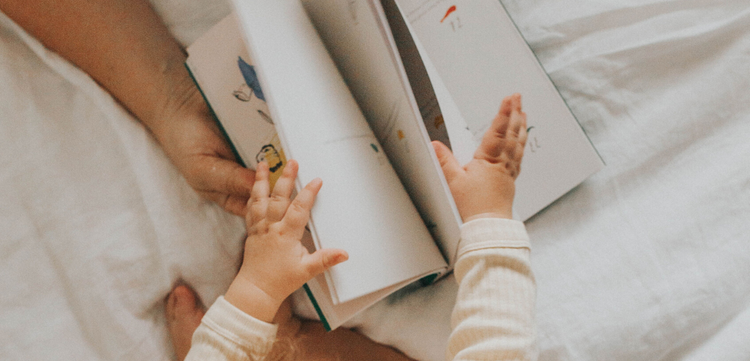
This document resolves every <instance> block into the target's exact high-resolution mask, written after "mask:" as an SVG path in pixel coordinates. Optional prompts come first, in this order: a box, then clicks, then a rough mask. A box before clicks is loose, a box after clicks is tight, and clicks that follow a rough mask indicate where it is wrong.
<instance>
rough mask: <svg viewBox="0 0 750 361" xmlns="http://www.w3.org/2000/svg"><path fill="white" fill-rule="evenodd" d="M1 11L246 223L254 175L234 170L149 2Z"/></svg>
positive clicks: (87, 2) (12, 2) (41, 1)
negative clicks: (105, 95)
mask: <svg viewBox="0 0 750 361" xmlns="http://www.w3.org/2000/svg"><path fill="white" fill-rule="evenodd" d="M0 10H2V11H3V12H4V13H5V14H6V15H8V16H9V17H10V18H12V19H13V20H14V21H15V22H16V23H18V24H19V25H20V26H21V27H23V28H24V29H26V31H28V32H29V33H30V34H32V35H33V36H35V37H36V38H37V39H39V40H40V41H41V42H42V43H43V44H44V45H45V46H46V47H47V48H49V49H51V50H53V51H55V52H57V53H58V54H60V55H61V56H63V57H65V58H66V59H68V60H69V61H71V62H72V63H74V64H75V65H77V66H78V67H79V68H80V69H82V70H83V71H85V72H86V73H88V74H89V75H90V76H91V77H92V78H93V79H94V80H95V81H97V82H98V83H99V84H100V85H102V86H103V87H104V88H106V89H107V90H108V91H109V92H110V93H111V94H112V95H113V96H114V97H115V98H116V99H117V100H118V101H119V102H120V103H121V104H122V105H123V106H124V107H125V108H127V109H128V110H129V111H130V112H131V113H132V114H133V115H135V117H136V118H138V119H139V120H140V121H141V122H142V123H143V124H144V125H146V127H147V128H148V129H149V130H150V131H151V132H152V133H153V135H154V136H155V137H156V139H157V141H158V142H159V143H160V144H161V145H162V147H163V148H164V150H165V152H166V153H167V155H168V156H169V157H170V159H171V160H172V162H173V163H174V164H175V165H176V166H177V167H178V168H179V169H180V171H181V172H182V174H183V175H184V176H185V178H186V179H187V180H188V182H189V183H190V185H191V186H192V187H193V188H194V189H195V190H196V191H198V193H200V194H201V195H202V196H204V197H205V198H207V199H210V200H213V201H216V202H217V203H219V204H220V205H222V206H223V207H224V208H225V209H227V210H229V211H232V212H234V213H237V214H241V215H244V210H245V204H246V202H247V199H248V197H249V195H250V189H251V188H252V184H253V179H254V174H253V172H252V171H250V170H248V169H245V168H242V167H240V166H239V164H237V162H235V160H234V156H233V155H232V152H231V150H230V149H229V147H228V145H227V143H226V141H225V140H224V138H223V136H222V134H221V132H220V131H219V129H218V128H217V126H216V125H215V124H214V122H213V120H212V118H211V114H210V112H209V109H208V106H207V105H206V104H205V102H204V101H203V99H202V97H201V95H200V92H199V91H198V90H197V88H196V86H195V84H193V82H192V79H191V78H190V76H189V74H188V72H187V70H186V69H185V66H184V65H183V64H184V62H185V58H186V55H185V52H184V50H183V49H182V48H181V47H180V45H179V44H178V43H177V41H176V40H175V39H174V37H173V36H172V35H171V34H170V33H169V31H168V29H167V28H166V26H165V25H164V23H163V22H162V20H161V19H160V18H159V16H158V15H157V14H156V13H155V12H154V10H153V8H152V7H151V5H150V3H149V2H148V1H146V0H0Z"/></svg>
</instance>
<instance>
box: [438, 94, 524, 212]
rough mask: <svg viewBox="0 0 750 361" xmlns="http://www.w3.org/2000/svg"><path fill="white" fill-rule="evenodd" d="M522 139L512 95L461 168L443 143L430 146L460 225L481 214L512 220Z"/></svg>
mask: <svg viewBox="0 0 750 361" xmlns="http://www.w3.org/2000/svg"><path fill="white" fill-rule="evenodd" d="M526 137H527V133H526V113H524V112H523V111H522V110H521V95H519V94H514V95H512V96H509V97H506V98H505V99H503V104H502V105H501V106H500V111H499V112H498V113H497V116H496V117H495V120H494V121H493V122H492V125H491V126H490V129H488V130H487V133H485V135H484V137H483V138H482V144H480V145H479V149H477V151H476V152H475V153H474V159H472V160H471V161H470V162H469V163H468V164H466V165H465V166H463V167H461V165H460V164H459V163H458V161H457V160H456V158H455V157H453V154H452V153H451V151H450V149H448V147H446V146H445V145H444V144H443V143H440V142H439V141H434V142H432V145H433V146H434V147H435V152H436V153H437V157H438V160H439V161H440V166H441V167H442V168H443V173H444V174H445V178H446V180H447V181H448V186H449V187H450V190H451V193H453V199H454V200H455V201H456V206H457V207H458V212H459V213H460V214H461V218H463V220H464V222H468V221H470V220H471V219H472V218H473V217H475V216H479V215H481V214H487V215H491V216H494V217H501V218H512V216H513V197H514V195H515V192H516V188H515V184H514V182H515V180H516V177H518V173H519V172H520V171H521V158H523V149H524V147H525V146H526Z"/></svg>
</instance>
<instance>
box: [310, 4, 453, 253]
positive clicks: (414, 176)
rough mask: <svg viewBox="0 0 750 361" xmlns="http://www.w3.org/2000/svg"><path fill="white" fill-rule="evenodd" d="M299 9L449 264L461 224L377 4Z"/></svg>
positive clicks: (311, 5)
mask: <svg viewBox="0 0 750 361" xmlns="http://www.w3.org/2000/svg"><path fill="white" fill-rule="evenodd" d="M303 4H304V5H305V9H306V10H307V13H308V14H309V15H310V18H311V20H312V22H313V24H314V25H315V27H316V29H317V31H318V33H319V34H320V36H321V38H322V40H323V42H324V43H325V45H326V48H327V49H328V51H329V53H330V54H331V56H332V57H333V59H334V61H335V63H336V65H337V66H338V69H339V71H340V72H341V74H342V75H343V77H344V79H346V83H347V85H348V86H349V88H350V89H351V91H352V94H353V96H354V98H355V99H356V100H357V104H358V105H359V107H360V108H361V109H362V112H363V113H364V116H365V118H366V119H367V121H368V122H369V124H370V127H371V128H372V129H373V131H374V134H375V135H376V136H377V138H378V140H379V141H380V143H381V144H382V146H383V148H384V149H385V154H387V155H388V158H389V160H390V162H391V164H393V167H394V168H395V169H396V172H397V173H398V175H399V178H400V179H401V182H402V183H403V184H404V186H405V187H406V189H407V191H408V193H409V195H410V197H411V199H412V201H413V202H414V204H415V205H416V206H417V209H418V210H419V212H420V215H421V216H422V219H423V220H424V223H425V224H426V225H427V227H428V228H429V229H430V232H431V234H432V236H433V237H434V238H435V240H436V242H437V244H438V245H439V246H440V247H441V250H442V252H443V254H444V256H445V258H446V259H448V260H449V262H452V259H453V256H454V255H455V249H456V245H457V244H458V240H459V238H460V231H459V226H460V223H461V220H460V217H459V216H458V211H457V210H456V208H455V204H454V203H453V197H452V195H451V194H450V190H449V189H448V186H447V183H446V182H445V177H444V176H443V174H442V170H441V168H440V165H439V163H438V161H437V157H436V156H435V153H434V150H433V148H432V145H431V144H430V137H429V136H428V133H427V130H426V129H425V126H424V124H423V120H422V115H421V112H420V108H419V106H418V104H417V101H416V98H415V96H414V94H413V93H412V89H411V86H410V84H409V80H408V77H407V75H406V73H405V71H404V66H403V64H402V62H401V58H400V57H399V56H398V50H397V48H396V46H395V43H394V41H393V36H392V35H391V32H390V27H389V26H388V23H387V21H386V20H385V14H384V12H383V9H382V7H381V5H380V2H379V1H373V0H353V1H348V2H346V3H342V2H341V1H339V0H303ZM424 110H425V113H426V114H434V112H435V109H424ZM437 110H438V111H439V109H437Z"/></svg>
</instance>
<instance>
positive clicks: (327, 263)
mask: <svg viewBox="0 0 750 361" xmlns="http://www.w3.org/2000/svg"><path fill="white" fill-rule="evenodd" d="M348 259H349V254H348V253H346V251H344V250H340V249H335V248H323V249H319V250H317V251H315V253H313V254H311V255H310V256H309V258H308V261H307V272H308V274H309V275H310V277H311V278H312V277H315V276H317V275H319V274H321V273H323V272H325V271H326V270H327V269H329V268H331V267H333V266H335V265H337V264H339V263H341V262H344V261H346V260H348Z"/></svg>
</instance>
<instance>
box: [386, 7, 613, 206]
mask: <svg viewBox="0 0 750 361" xmlns="http://www.w3.org/2000/svg"><path fill="white" fill-rule="evenodd" d="M396 2H397V4H399V6H400V8H401V10H402V13H404V14H405V15H406V18H407V20H408V23H409V25H410V27H411V29H412V31H413V35H414V36H415V38H416V39H418V42H419V43H420V44H421V45H422V46H423V48H424V50H425V53H424V54H422V57H423V58H429V60H430V61H431V63H432V64H433V65H434V67H435V69H436V71H437V73H438V74H439V76H440V78H441V79H442V82H443V84H444V85H445V87H446V89H447V91H448V92H449V93H450V96H451V97H452V99H453V100H454V101H455V104H456V106H457V108H458V110H459V111H460V113H461V114H462V116H463V119H464V120H465V122H466V125H467V126H468V128H469V130H470V131H471V133H472V135H473V137H474V139H475V142H476V143H477V144H478V143H479V141H480V140H481V137H482V135H483V134H484V132H485V131H486V130H487V128H488V127H489V125H490V124H491V122H492V119H493V118H494V116H495V114H497V111H498V108H499V106H500V102H501V100H502V99H503V98H504V97H505V96H508V95H511V94H513V93H521V94H522V96H523V104H524V111H525V112H526V114H527V116H528V131H529V140H528V143H527V148H526V151H525V153H524V154H525V155H524V160H523V164H522V166H521V169H522V171H521V175H520V176H519V178H518V180H517V181H516V200H515V202H514V204H515V209H514V213H515V216H516V217H517V218H519V219H521V220H525V219H527V218H529V217H531V216H532V215H534V214H535V213H537V212H538V211H540V210H541V209H543V208H544V207H546V206H547V205H549V204H550V203H552V202H553V201H554V200H555V199H557V198H559V197H560V196H562V195H563V194H565V193H566V192H568V191H569V190H570V189H572V188H573V187H575V186H576V185H578V184H579V183H581V182H582V181H583V180H584V179H586V178H587V177H588V176H589V175H591V174H593V173H594V172H596V171H597V170H599V169H601V168H602V167H603V162H602V161H601V158H600V157H599V156H598V154H597V153H596V150H595V149H594V148H593V146H592V145H591V143H590V142H589V140H588V138H587V137H586V135H585V134H584V133H583V130H582V129H581V127H580V125H579V124H578V122H577V121H576V119H575V118H574V117H573V115H572V114H571V112H570V110H569V109H568V108H567V105H566V104H565V102H564V101H563V99H562V97H561V96H560V94H559V93H558V92H557V89H556V88H555V86H554V84H552V82H551V81H550V79H549V77H548V76H547V74H546V73H545V72H544V69H543V68H542V67H541V65H540V64H539V62H538V60H537V59H536V57H535V56H534V54H533V52H532V51H531V49H530V48H529V47H528V44H526V42H525V41H524V39H523V37H522V36H521V34H520V33H519V32H518V30H517V29H516V27H515V24H513V22H512V20H511V19H510V17H509V16H508V14H507V13H506V11H505V9H504V8H503V6H502V4H501V3H500V2H499V1H497V0H396ZM441 107H442V104H441ZM451 143H452V145H453V146H454V148H455V146H456V144H455V141H454V139H451Z"/></svg>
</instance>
